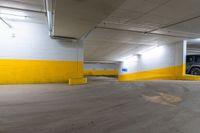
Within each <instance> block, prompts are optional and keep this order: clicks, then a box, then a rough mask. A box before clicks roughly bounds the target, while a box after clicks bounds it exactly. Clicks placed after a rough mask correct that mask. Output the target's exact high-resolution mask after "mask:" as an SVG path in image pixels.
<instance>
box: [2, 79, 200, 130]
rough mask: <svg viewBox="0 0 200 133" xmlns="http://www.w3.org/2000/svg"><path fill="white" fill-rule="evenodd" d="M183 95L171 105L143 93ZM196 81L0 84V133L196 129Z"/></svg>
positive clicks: (199, 107) (199, 113)
mask: <svg viewBox="0 0 200 133" xmlns="http://www.w3.org/2000/svg"><path fill="white" fill-rule="evenodd" d="M160 92H162V93H167V94H170V95H174V96H179V97H181V98H182V102H180V103H177V104H176V105H175V106H167V105H162V104H158V103H152V102H149V101H147V100H145V99H144V98H143V97H142V96H143V95H149V96H153V95H157V94H158V93H160ZM199 123H200V82H189V81H184V82H183V81H147V82H142V81H141V82H117V81H115V80H114V79H112V78H90V83H89V84H87V85H85V86H68V85H67V84H45V85H1V86H0V133H199V132H200V126H199Z"/></svg>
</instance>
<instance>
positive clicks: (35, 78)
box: [0, 59, 83, 84]
mask: <svg viewBox="0 0 200 133" xmlns="http://www.w3.org/2000/svg"><path fill="white" fill-rule="evenodd" d="M82 77H83V62H82V61H79V62H76V61H46V60H14V59H12V60H9V59H1V60H0V84H26V83H58V82H68V80H69V78H82Z"/></svg>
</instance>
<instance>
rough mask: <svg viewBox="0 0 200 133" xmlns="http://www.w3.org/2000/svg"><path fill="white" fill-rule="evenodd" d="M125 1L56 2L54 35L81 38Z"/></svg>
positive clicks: (74, 0) (69, 0)
mask: <svg viewBox="0 0 200 133" xmlns="http://www.w3.org/2000/svg"><path fill="white" fill-rule="evenodd" d="M124 1H125V0H56V5H55V6H56V7H55V20H54V21H55V22H54V35H55V36H64V37H73V38H81V37H82V36H83V35H84V34H86V33H87V32H89V31H90V30H91V29H93V28H94V27H95V26H96V25H97V24H98V23H100V22H101V21H102V20H103V19H104V18H105V17H107V16H108V15H110V13H112V12H113V11H114V10H115V9H116V8H118V7H119V6H120V5H121V4H122V2H124Z"/></svg>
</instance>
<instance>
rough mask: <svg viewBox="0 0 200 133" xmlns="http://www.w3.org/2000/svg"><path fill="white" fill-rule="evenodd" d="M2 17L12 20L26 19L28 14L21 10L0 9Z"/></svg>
mask: <svg viewBox="0 0 200 133" xmlns="http://www.w3.org/2000/svg"><path fill="white" fill-rule="evenodd" d="M0 17H2V18H4V19H10V20H24V19H26V14H25V13H24V12H21V11H13V10H0Z"/></svg>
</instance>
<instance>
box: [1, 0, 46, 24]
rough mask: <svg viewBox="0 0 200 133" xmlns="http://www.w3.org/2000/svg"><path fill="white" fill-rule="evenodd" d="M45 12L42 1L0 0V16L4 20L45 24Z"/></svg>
mask: <svg viewBox="0 0 200 133" xmlns="http://www.w3.org/2000/svg"><path fill="white" fill-rule="evenodd" d="M45 12H46V9H45V4H44V0H0V16H1V17H2V18H4V19H8V20H14V21H26V22H36V23H44V22H45V23H46V18H45V17H44V16H45ZM10 16H12V17H10ZM20 17H22V18H23V17H24V18H25V19H20ZM11 18H12V19H11Z"/></svg>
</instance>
